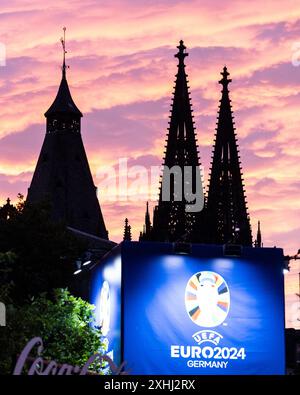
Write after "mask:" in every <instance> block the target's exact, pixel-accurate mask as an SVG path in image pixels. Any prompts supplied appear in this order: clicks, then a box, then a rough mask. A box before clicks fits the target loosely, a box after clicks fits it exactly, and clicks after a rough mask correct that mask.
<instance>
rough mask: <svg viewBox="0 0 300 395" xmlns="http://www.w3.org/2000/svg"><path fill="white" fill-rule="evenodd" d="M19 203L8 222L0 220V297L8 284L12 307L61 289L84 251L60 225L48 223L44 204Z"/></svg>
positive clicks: (5, 218) (48, 213) (63, 226)
mask: <svg viewBox="0 0 300 395" xmlns="http://www.w3.org/2000/svg"><path fill="white" fill-rule="evenodd" d="M22 199H23V197H22V196H19V202H18V204H17V205H16V210H12V213H11V215H10V216H9V219H7V216H5V217H4V218H3V217H1V216H0V294H1V288H3V286H4V288H6V289H7V285H8V284H10V293H11V297H12V299H13V300H14V303H16V304H22V303H24V302H26V301H28V300H30V299H31V298H32V297H33V296H35V295H38V294H40V293H41V292H47V291H51V290H52V289H54V288H60V287H65V286H66V285H67V284H68V281H69V279H70V276H71V275H72V273H73V272H74V262H75V261H76V259H77V258H78V257H79V256H80V255H81V254H82V252H83V251H84V249H85V246H84V245H83V243H82V242H80V241H79V240H78V239H77V238H76V237H75V236H74V235H73V234H72V233H71V232H70V231H68V229H67V228H66V225H65V224H64V223H57V222H54V221H53V220H52V219H51V215H50V212H51V210H50V205H49V203H48V202H46V201H44V202H41V203H38V204H34V205H27V204H26V203H24V201H23V200H22ZM4 302H5V300H4Z"/></svg>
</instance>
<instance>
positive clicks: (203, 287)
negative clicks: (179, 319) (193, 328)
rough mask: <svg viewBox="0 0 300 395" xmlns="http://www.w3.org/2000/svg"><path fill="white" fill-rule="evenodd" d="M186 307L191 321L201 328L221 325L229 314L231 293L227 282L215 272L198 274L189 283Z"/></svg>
mask: <svg viewBox="0 0 300 395" xmlns="http://www.w3.org/2000/svg"><path fill="white" fill-rule="evenodd" d="M185 306H186V310H187V313H188V315H189V317H190V319H191V320H192V321H193V322H194V323H195V324H196V325H199V326H202V327H205V328H212V327H215V326H218V325H221V324H222V323H223V322H224V321H225V319H226V317H227V314H228V312H229V307H230V293H229V289H228V286H227V284H226V281H225V280H224V278H223V277H222V276H220V275H219V274H217V273H215V272H209V271H204V272H198V273H196V274H194V275H193V276H192V277H191V278H190V279H189V281H188V283H187V286H186V290H185Z"/></svg>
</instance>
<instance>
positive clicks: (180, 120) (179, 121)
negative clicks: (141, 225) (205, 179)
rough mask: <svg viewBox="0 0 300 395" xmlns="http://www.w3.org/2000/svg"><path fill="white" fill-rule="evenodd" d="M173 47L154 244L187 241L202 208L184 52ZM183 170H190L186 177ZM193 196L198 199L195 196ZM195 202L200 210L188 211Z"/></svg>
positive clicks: (155, 212) (152, 231)
mask: <svg viewBox="0 0 300 395" xmlns="http://www.w3.org/2000/svg"><path fill="white" fill-rule="evenodd" d="M177 48H178V52H177V53H176V55H174V56H175V57H176V58H177V59H178V66H177V67H178V73H177V75H176V82H175V90H174V96H173V104H172V109H171V116H170V122H169V128H168V134H167V139H166V143H167V144H166V147H165V148H166V151H165V157H164V163H163V174H162V179H161V182H160V191H159V201H158V205H157V206H156V207H155V209H154V216H153V227H152V229H151V237H150V239H151V240H156V241H177V240H189V239H190V237H191V234H192V231H193V228H194V225H195V222H196V218H197V217H198V215H199V213H200V211H201V209H202V207H203V190H202V180H201V175H200V168H199V157H198V151H197V143H196V141H197V139H196V131H195V127H194V121H193V115H192V112H193V110H192V106H191V99H190V94H189V87H188V80H187V74H186V72H185V64H184V59H185V57H186V56H188V53H187V52H186V47H185V45H184V44H183V41H182V40H181V41H180V43H179V46H178V47H177ZM186 171H187V172H188V171H190V173H189V177H188V176H187V173H185V172H186ZM196 194H198V195H199V196H197V197H196ZM197 199H198V201H199V200H201V203H200V206H201V207H200V209H199V210H198V211H197V212H191V211H189V209H188V208H187V206H189V205H191V206H192V205H194V204H195V202H196V200H197ZM145 225H146V224H145ZM142 239H143V237H141V240H142ZM147 239H148V240H149V238H147Z"/></svg>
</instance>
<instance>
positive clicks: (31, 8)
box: [0, 0, 300, 254]
mask: <svg viewBox="0 0 300 395" xmlns="http://www.w3.org/2000/svg"><path fill="white" fill-rule="evenodd" d="M63 26H66V27H67V51H68V54H67V63H68V65H69V66H70V69H69V70H68V74H67V78H68V81H69V85H70V87H71V91H72V95H73V99H74V101H75V102H76V104H77V106H78V107H79V109H80V110H81V111H82V112H83V113H84V117H83V120H82V135H83V139H84V143H85V147H86V151H87V155H88V158H89V162H90V166H91V169H92V172H93V175H94V181H95V184H96V185H97V186H99V184H100V181H101V180H100V179H99V176H98V177H97V176H96V174H97V172H99V171H101V168H103V166H107V165H109V166H114V165H116V164H117V163H118V160H119V158H127V159H128V166H133V165H143V166H146V167H147V168H149V167H150V166H151V165H160V164H161V161H162V156H163V145H164V138H165V134H166V128H167V122H168V115H169V109H170V103H171V94H172V91H173V85H174V75H175V74H176V71H177V67H176V64H177V62H176V59H175V58H174V56H173V55H174V53H176V51H177V49H176V45H178V41H179V40H180V39H183V40H184V42H185V45H186V46H187V48H188V52H189V57H188V58H187V59H186V64H187V67H186V70H187V73H188V76H189V77H188V78H189V82H190V87H191V98H192V104H193V109H194V115H195V122H196V128H197V134H198V143H199V151H200V158H201V163H202V165H203V166H204V176H205V180H207V175H208V174H207V170H208V166H209V160H210V155H211V150H212V142H213V137H214V128H215V126H216V116H217V110H218V100H219V98H220V86H219V84H218V83H217V82H218V80H219V79H220V74H219V73H220V71H221V69H222V67H223V66H224V65H225V64H226V65H227V67H228V69H229V72H230V73H231V78H232V79H233V82H232V83H231V85H230V90H231V93H230V95H231V99H232V105H233V111H234V115H235V122H236V128H237V135H238V140H239V145H240V153H241V160H242V165H243V170H244V178H245V184H246V194H247V198H248V203H249V212H250V216H251V223H252V229H253V231H254V232H256V224H257V221H258V220H259V219H260V220H261V226H262V235H263V242H264V245H265V246H274V245H276V246H278V247H284V249H285V253H289V254H295V253H296V251H297V250H298V248H300V242H299V231H300V225H299V218H300V199H299V192H300V180H299V174H300V158H299V147H300V66H299V67H297V64H298V61H299V60H300V3H299V0H294V1H292V0H285V1H284V2H283V1H281V0H265V1H264V2H261V1H260V0H255V1H251V2H249V1H233V0H230V1H229V0H222V1H221V0H220V1H219V0H201V1H198V0H194V1H193V0H191V1H177V0H172V1H171V0H139V1H135V0H122V1H121V0H120V1H115V0H109V1H106V0H103V1H101V0H94V1H92V0H85V1H79V0H73V1H68V2H65V1H61V2H59V3H56V4H55V5H54V3H53V2H48V1H36V0H22V1H21V0H18V1H16V0H1V9H0V42H1V45H0V50H1V48H2V55H1V56H2V62H1V56H0V64H2V66H0V199H1V202H4V201H5V199H6V198H7V197H8V196H9V197H11V199H12V200H13V201H14V200H15V199H16V195H17V193H18V192H21V193H23V194H24V195H26V193H27V188H28V186H29V184H30V181H31V177H32V174H33V171H34V167H35V164H36V161H37V158H38V154H39V151H40V148H41V145H42V141H43V138H44V133H45V118H44V115H43V114H44V112H45V111H46V110H47V108H48V107H49V106H50V104H51V103H52V101H53V99H54V97H55V95H56V92H57V88H58V84H59V82H60V76H61V71H60V65H61V59H62V50H61V44H60V42H59V39H60V37H61V35H62V27H63ZM4 48H5V49H6V59H5V60H6V64H5V65H4V61H3V59H4V53H3V49H4ZM297 51H298V53H297ZM293 63H294V64H293ZM299 63H300V62H299ZM129 183H130V181H129ZM155 190H156V187H155ZM141 198H143V199H141ZM99 199H100V203H101V207H102V211H103V215H104V218H105V222H106V226H107V228H108V230H109V234H110V238H111V239H112V240H115V241H119V240H120V239H121V237H122V232H123V220H124V218H125V217H128V218H129V220H130V223H131V226H132V228H133V236H134V238H137V237H138V233H139V231H140V230H141V228H142V224H143V217H144V209H145V203H144V200H145V196H144V195H143V194H142V193H141V196H140V195H139V194H136V195H135V196H134V197H132V196H131V198H130V201H121V202H120V201H116V202H107V201H105V196H101V189H100V188H99ZM154 204H155V202H154V201H152V202H150V206H151V207H153V205H154Z"/></svg>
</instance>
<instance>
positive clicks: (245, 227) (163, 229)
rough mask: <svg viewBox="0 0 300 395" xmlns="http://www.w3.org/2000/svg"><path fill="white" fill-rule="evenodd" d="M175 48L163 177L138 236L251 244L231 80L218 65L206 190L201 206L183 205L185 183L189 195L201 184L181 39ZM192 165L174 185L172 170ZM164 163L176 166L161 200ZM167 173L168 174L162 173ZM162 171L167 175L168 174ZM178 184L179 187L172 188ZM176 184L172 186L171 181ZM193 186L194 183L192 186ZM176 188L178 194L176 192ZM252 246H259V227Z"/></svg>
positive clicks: (186, 202)
mask: <svg viewBox="0 0 300 395" xmlns="http://www.w3.org/2000/svg"><path fill="white" fill-rule="evenodd" d="M178 49H179V51H178V53H177V54H176V55H175V56H176V57H177V58H178V60H179V64H178V74H177V75H176V84H175V91H174V98H173V105H172V110H171V116H170V118H171V119H170V122H169V123H170V126H169V128H168V131H169V132H168V135H167V140H166V142H167V145H166V151H165V158H164V166H165V167H164V170H163V176H162V179H161V182H160V191H159V201H158V205H157V206H155V208H154V215H153V227H151V225H150V216H149V211H148V206H147V211H146V216H145V225H144V229H143V232H141V234H140V240H154V241H155V240H156V241H187V242H196V243H208V244H225V243H228V244H231V243H233V244H241V245H245V246H252V234H251V226H250V219H249V215H248V211H247V202H246V199H245V191H244V184H243V178H242V171H241V162H240V156H239V152H238V144H237V137H236V133H235V127H234V121H233V114H232V110H231V104H230V102H231V100H230V99H229V90H228V84H229V83H230V82H231V79H229V78H228V76H229V73H228V71H227V68H226V67H224V68H223V71H222V73H221V75H222V79H221V80H220V81H219V83H220V84H221V85H222V97H221V100H220V106H219V113H218V123H217V128H216V135H215V140H214V147H213V156H212V162H211V163H212V167H211V169H210V177H209V187H208V194H207V196H206V197H205V198H204V199H203V203H204V204H203V210H201V211H199V212H189V211H187V210H186V206H187V204H188V203H189V201H191V197H192V196H193V195H191V196H187V195H185V193H184V192H185V191H184V188H185V186H186V184H188V183H190V184H192V194H193V193H195V192H196V191H197V189H198V193H199V191H201V193H202V196H203V189H202V178H201V174H200V170H199V157H198V151H197V139H196V132H195V127H194V122H193V115H192V111H193V110H192V108H191V99H190V97H189V89H188V82H187V75H186V73H185V64H184V59H185V57H186V56H187V55H188V54H187V53H186V52H185V49H186V47H185V46H184V45H183V41H180V45H179V46H178ZM189 166H191V167H192V169H193V174H192V180H191V181H189V180H186V179H185V178H184V177H183V182H182V184H180V183H179V182H178V178H176V171H178V172H179V173H180V172H181V173H184V170H183V169H184V168H185V167H189ZM166 167H167V168H169V169H170V168H173V167H176V168H177V170H176V171H175V172H174V174H171V177H170V178H169V179H170V199H169V200H164V199H163V185H164V182H165V173H166V172H167V171H166ZM168 174H169V173H168ZM168 174H167V176H168ZM178 183H179V184H180V188H179V189H178V188H177V189H176V186H177V187H178ZM176 184H177V185H176ZM196 187H197V188H196ZM178 191H179V192H181V193H179V192H178ZM256 245H257V247H260V246H262V243H261V233H260V229H259V231H258V237H257V243H256Z"/></svg>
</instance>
